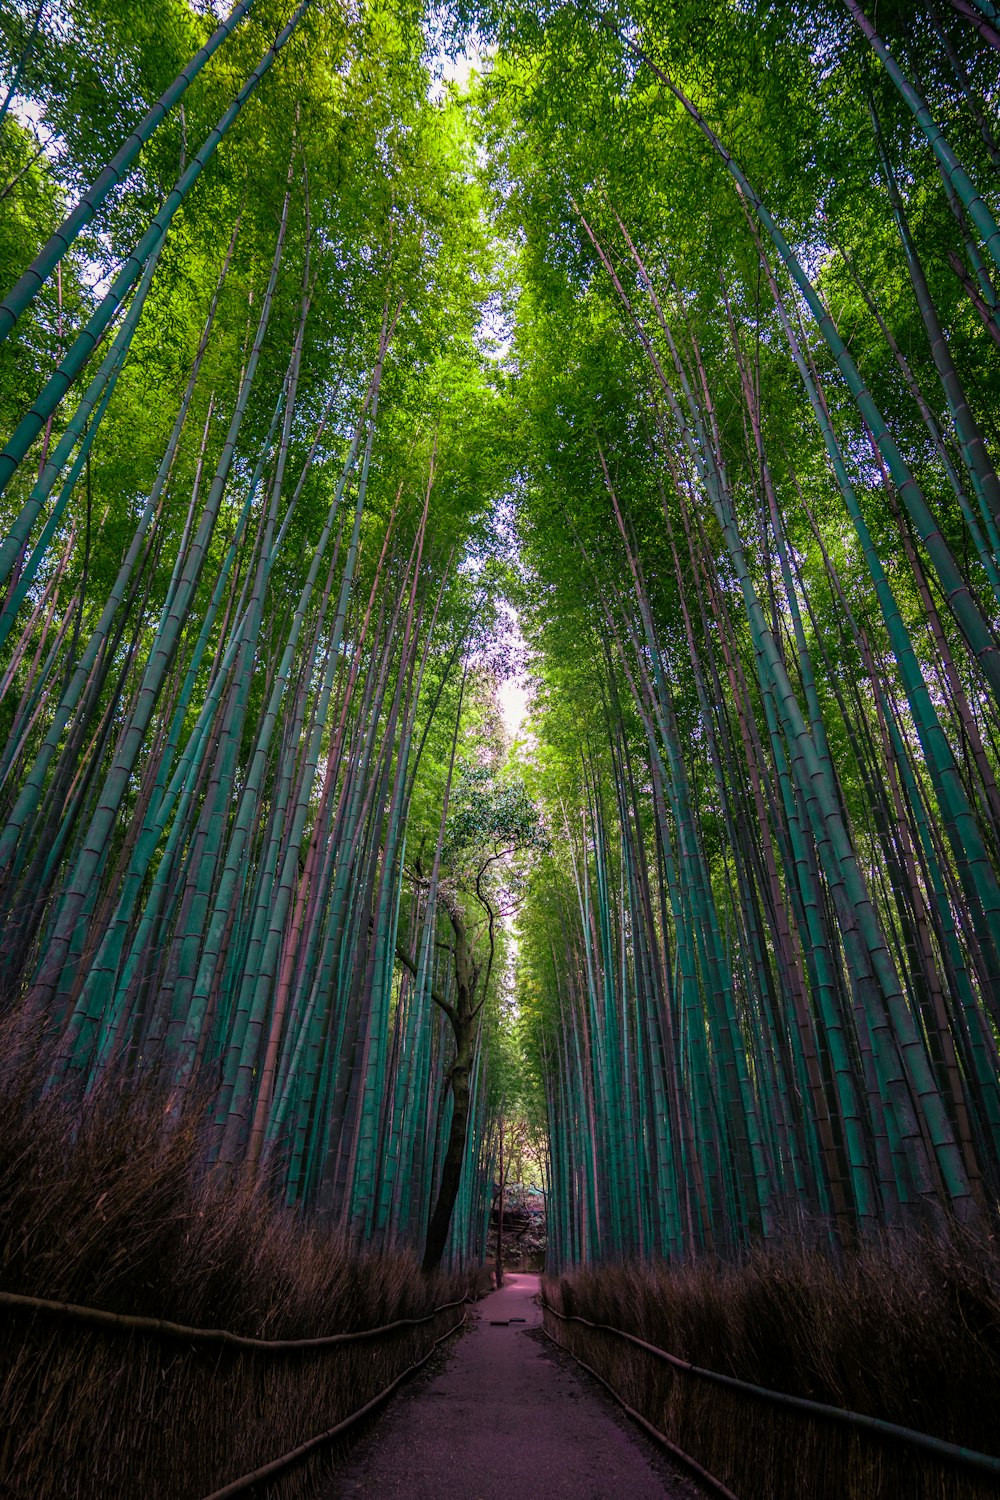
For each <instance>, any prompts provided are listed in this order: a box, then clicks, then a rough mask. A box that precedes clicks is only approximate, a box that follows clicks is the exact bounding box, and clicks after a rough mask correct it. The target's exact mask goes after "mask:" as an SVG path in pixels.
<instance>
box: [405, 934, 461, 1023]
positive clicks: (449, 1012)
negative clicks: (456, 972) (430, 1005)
mask: <svg viewBox="0 0 1000 1500" xmlns="http://www.w3.org/2000/svg"><path fill="white" fill-rule="evenodd" d="M396 957H397V958H398V959H399V961H400V963H401V964H402V965H403V968H404V969H408V970H409V971H410V973H411V974H412V975H413V977H414V979H416V977H417V966H416V964H415V963H414V962H413V959H412V958H411V957H410V955H409V954H408V953H407V952H406V949H405V948H404V947H403V945H402V944H401V943H397V944H396ZM430 991H431V999H432V1000H433V1001H434V1004H435V1005H439V1006H440V1007H441V1009H442V1010H443V1011H444V1013H445V1015H446V1016H447V1017H448V1020H449V1021H450V1022H451V1024H452V1028H453V1029H454V1030H457V1029H458V1014H457V1012H456V1010H455V1007H454V1006H453V1005H452V1003H451V1001H450V1000H446V999H445V998H444V996H443V995H442V994H441V993H440V992H439V991H438V990H436V989H435V988H434V986H433V985H431V987H430Z"/></svg>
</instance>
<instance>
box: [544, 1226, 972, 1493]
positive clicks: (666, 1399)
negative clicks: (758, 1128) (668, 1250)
mask: <svg viewBox="0 0 1000 1500" xmlns="http://www.w3.org/2000/svg"><path fill="white" fill-rule="evenodd" d="M544 1291H545V1296H546V1298H547V1300H549V1301H550V1302H551V1303H552V1305H553V1306H554V1307H556V1308H558V1309H559V1311H561V1312H563V1313H567V1314H575V1315H577V1316H581V1317H585V1318H588V1319H590V1320H591V1321H592V1322H595V1323H605V1324H610V1325H611V1326H613V1327H616V1328H620V1329H623V1330H625V1331H626V1332H628V1333H632V1334H634V1335H636V1336H637V1337H639V1338H642V1339H644V1340H645V1341H646V1342H648V1343H651V1344H654V1345H656V1346H657V1347H658V1348H660V1349H665V1350H667V1351H669V1352H670V1353H672V1354H675V1355H678V1356H679V1357H681V1358H682V1359H686V1360H688V1361H690V1362H691V1363H692V1364H697V1365H701V1366H702V1367H704V1368H707V1369H711V1370H716V1371H719V1372H721V1373H722V1374H726V1375H734V1376H736V1377H738V1378H739V1379H742V1380H745V1381H748V1382H750V1383H752V1384H754V1385H761V1386H766V1387H768V1388H769V1389H772V1390H777V1391H782V1392H785V1393H787V1394H790V1395H795V1396H804V1397H806V1398H808V1399H810V1400H813V1401H819V1402H823V1403H825V1404H828V1405H831V1406H838V1407H841V1408H846V1409H849V1410H852V1411H856V1412H862V1413H865V1414H866V1415H869V1416H874V1417H878V1418H881V1419H883V1420H886V1421H889V1422H894V1423H898V1424H900V1425H902V1426H905V1427H909V1428H916V1429H917V1430H919V1431H921V1432H924V1433H928V1434H930V1435H932V1436H934V1437H938V1438H943V1439H944V1440H946V1441H949V1442H952V1443H959V1444H962V1445H964V1446H966V1447H969V1448H973V1449H975V1450H977V1451H979V1452H985V1453H993V1454H996V1453H998V1452H1000V1441H998V1432H1000V1427H998V1419H997V1413H998V1412H1000V1248H998V1245H997V1241H996V1238H995V1237H994V1235H993V1234H992V1233H990V1232H989V1231H988V1230H987V1229H985V1228H979V1229H976V1230H972V1229H965V1228H960V1227H958V1226H953V1227H951V1228H949V1229H948V1230H947V1231H945V1232H942V1233H938V1234H933V1235H932V1234H920V1235H907V1236H902V1235H899V1236H894V1237H890V1236H886V1237H884V1238H882V1239H880V1240H879V1241H877V1242H873V1243H870V1244H865V1245H863V1246H861V1247H859V1248H858V1249H856V1250H854V1251H852V1252H850V1253H848V1254H845V1255H843V1256H841V1257H838V1258H837V1259H836V1260H834V1259H833V1258H832V1257H831V1256H829V1255H828V1254H826V1253H824V1252H822V1251H819V1250H816V1249H810V1248H806V1247H803V1246H801V1245H796V1244H786V1245H783V1246H781V1247H777V1248H767V1249H761V1250H758V1251H756V1252H754V1253H752V1254H751V1255H749V1256H748V1257H747V1258H746V1259H745V1260H744V1261H743V1262H742V1263H740V1264H732V1263H724V1262H717V1261H711V1260H707V1259H706V1260H701V1261H698V1262H695V1263H692V1264H688V1265H677V1266H668V1265H655V1264H652V1265H651V1264H626V1265H619V1266H609V1267H608V1266H606V1267H601V1268H594V1269H582V1270H579V1271H577V1272H575V1273H573V1274H570V1275H566V1276H563V1277H561V1278H559V1279H548V1280H547V1281H546V1282H545V1283H544ZM546 1327H547V1328H548V1330H549V1332H550V1333H551V1334H552V1335H553V1336H554V1337H555V1338H556V1339H558V1340H559V1342H560V1343H562V1344H564V1345H565V1346H566V1347H567V1348H568V1349H570V1350H571V1352H573V1353H574V1354H576V1355H577V1356H578V1357H579V1358H580V1359H582V1360H584V1361H585V1362H586V1363H587V1364H589V1365H591V1366H592V1367H593V1368H594V1369H595V1370H596V1371H597V1372H598V1373H599V1374H600V1375H602V1376H603V1377H604V1378H605V1379H606V1380H607V1381H609V1383H610V1384H611V1385H612V1386H613V1387H614V1389H615V1390H616V1391H617V1392H618V1393H619V1394H620V1395H621V1396H622V1398H623V1399H624V1400H625V1401H626V1402H627V1403H628V1404H629V1405H631V1406H633V1407H634V1408H635V1409H636V1410H638V1411H640V1412H641V1413H642V1414H643V1415H644V1416H645V1417H646V1418H647V1420H648V1421H650V1422H652V1423H653V1425H654V1426H655V1427H657V1428H658V1429H659V1430H660V1431H661V1432H663V1433H664V1434H665V1435H666V1436H667V1437H669V1438H670V1439H671V1440H672V1441H673V1442H674V1443H676V1444H677V1445H678V1446H679V1447H680V1448H682V1449H683V1450H684V1451H685V1452H687V1453H689V1454H690V1455H691V1456H692V1457H693V1458H695V1459H697V1461H698V1462H699V1463H700V1464H701V1465H702V1466H703V1467H704V1468H706V1469H708V1470H709V1471H710V1472H711V1473H713V1474H715V1475H716V1476H717V1477H718V1478H719V1479H721V1480H722V1481H723V1482H724V1483H725V1484H726V1485H728V1486H729V1487H730V1488H731V1489H732V1490H734V1491H735V1493H736V1494H737V1495H739V1496H740V1500H799V1497H801V1496H805V1495H808V1496H810V1497H811V1500H897V1497H898V1500H903V1497H905V1500H931V1497H933V1500H978V1497H980V1496H983V1497H985V1496H987V1495H990V1496H995V1495H997V1494H998V1493H1000V1479H998V1478H997V1477H996V1476H994V1477H992V1478H990V1477H989V1476H986V1475H981V1476H977V1475H976V1474H975V1473H974V1472H973V1471H972V1470H970V1469H966V1468H959V1467H955V1466H954V1465H952V1464H950V1463H948V1462H943V1461H940V1460H938V1459H936V1458H934V1457H932V1456H929V1455H927V1454H920V1453H918V1452H916V1451H915V1450H912V1449H908V1448H907V1447H906V1446H904V1445H902V1444H900V1443H897V1442H895V1441H887V1440H885V1439H881V1438H876V1437H874V1436H872V1435H869V1434H866V1433H863V1432H859V1431H857V1430H852V1429H850V1428H848V1427H844V1426H841V1425H840V1424H836V1423H833V1422H830V1421H827V1420H823V1419H818V1418H814V1417H809V1416H804V1415H803V1414H801V1413H798V1412H795V1411H790V1410H787V1409H786V1410H782V1409H781V1408H780V1407H775V1406H773V1405H771V1404H769V1403H767V1402H764V1401H762V1400H760V1399H758V1398H755V1397H753V1396H750V1395H748V1394H745V1393H741V1392H736V1391H732V1390H729V1389H726V1388H724V1387H720V1386H717V1385H713V1384H710V1383H708V1382H705V1381H703V1380H700V1379H698V1378H696V1377H694V1376H691V1375H687V1374H684V1373H681V1372H674V1371H673V1370H671V1368H670V1367H669V1366H667V1365H665V1364H664V1363H663V1362H661V1361H659V1360H657V1359H655V1358H654V1357H653V1356H651V1355H649V1354H647V1353H645V1352H644V1351H643V1350H641V1349H638V1348H636V1347H635V1346H634V1345H630V1344H628V1343H626V1342H625V1341H624V1340H622V1339H617V1338H615V1337H614V1336H613V1335H610V1334H607V1333H602V1332H600V1331H597V1330H592V1329H589V1328H586V1327H584V1326H583V1325H582V1324H579V1323H566V1322H562V1321H560V1320H558V1319H556V1318H553V1317H552V1316H551V1315H550V1314H547V1315H546Z"/></svg>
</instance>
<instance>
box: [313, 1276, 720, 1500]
mask: <svg viewBox="0 0 1000 1500" xmlns="http://www.w3.org/2000/svg"><path fill="white" fill-rule="evenodd" d="M538 1288H539V1277H538V1276H534V1275H530V1274H528V1273H527V1272H509V1273H508V1275H507V1278H506V1283H505V1285H504V1287H503V1289H502V1290H501V1291H499V1292H492V1293H491V1294H490V1295H489V1296H488V1297H487V1298H485V1299H484V1300H483V1301H482V1302H480V1303H478V1304H477V1305H476V1306H475V1307H474V1308H470V1310H469V1321H468V1324H467V1331H466V1333H465V1334H464V1335H463V1336H462V1337H460V1338H459V1339H458V1340H457V1342H456V1343H455V1344H453V1345H451V1346H450V1352H449V1355H448V1357H447V1363H446V1365H445V1367H444V1368H443V1369H439V1371H438V1373H437V1374H436V1375H434V1376H432V1377H431V1378H430V1379H425V1380H420V1379H418V1380H416V1381H414V1382H411V1383H410V1384H409V1385H408V1386H407V1387H405V1388H404V1390H403V1392H402V1394H401V1395H400V1396H398V1397H396V1398H395V1400H394V1401H393V1403H392V1405H391V1406H389V1407H388V1408H387V1409H386V1411H385V1413H384V1414H383V1416H382V1417H381V1418H380V1419H379V1420H378V1421H377V1422H375V1423H374V1424H373V1425H372V1427H371V1429H370V1430H369V1431H368V1433H366V1435H365V1436H364V1437H363V1438H362V1439H361V1441H360V1442H359V1443H358V1445H357V1447H356V1448H355V1449H354V1450H353V1452H352V1453H351V1454H350V1455H349V1456H348V1457H347V1458H346V1460H345V1462H344V1464H343V1467H342V1468H341V1469H340V1471H339V1472H338V1473H337V1474H336V1475H335V1476H334V1478H333V1479H332V1480H331V1481H330V1482H329V1483H328V1484H327V1485H326V1486H325V1488H324V1489H323V1491H322V1500H342V1497H344V1500H346V1497H362V1496H363V1497H368V1500H376V1497H379V1500H380V1497H382V1496H386V1497H392V1496H396V1497H399V1500H444V1497H448V1500H511V1497H512V1496H515V1495H532V1496H536V1497H538V1500H563V1497H565V1500H570V1497H572V1500H621V1497H622V1496H628V1497H629V1500H698V1497H700V1496H702V1495H704V1494H705V1493H706V1492H705V1491H704V1490H702V1489H700V1488H699V1487H698V1486H696V1485H695V1484H694V1483H693V1481H692V1480H690V1479H689V1478H688V1477H687V1476H686V1475H682V1474H681V1472H680V1470H678V1469H677V1468H676V1467H674V1465H673V1464H671V1463H670V1462H669V1460H667V1459H666V1458H665V1457H664V1455H663V1454H662V1453H661V1452H660V1450H659V1449H657V1448H656V1447H655V1446H654V1445H653V1444H652V1443H651V1442H649V1441H648V1440H647V1439H646V1438H645V1436H644V1435H643V1434H642V1432H641V1431H640V1430H639V1429H638V1428H637V1427H635V1426H634V1424H633V1423H631V1422H629V1420H628V1418H627V1417H625V1416H624V1414H623V1413H621V1412H620V1411H619V1409H618V1408H617V1407H616V1406H615V1404H614V1402H613V1401H612V1400H611V1399H610V1397H609V1396H607V1395H606V1394H605V1392H604V1391H603V1390H602V1389H601V1387H600V1386H599V1385H598V1384H597V1382H596V1381H593V1380H591V1379H590V1378H589V1377H588V1376H586V1375H585V1374H584V1373H583V1372H582V1371H581V1370H580V1369H579V1367H578V1366H577V1365H575V1364H574V1363H573V1361H572V1360H571V1359H570V1358H569V1357H568V1356H567V1355H563V1354H560V1353H559V1352H558V1351H557V1350H556V1349H555V1348H554V1347H553V1345H552V1344H550V1343H549V1341H548V1340H547V1339H546V1338H545V1337H544V1335H543V1334H542V1333H541V1332H540V1328H541V1321H542V1317H541V1311H540V1309H539V1307H538V1304H537V1302H536V1301H535V1300H534V1299H535V1297H536V1294H537V1292H538ZM521 1319H523V1322H522V1321H508V1320H521Z"/></svg>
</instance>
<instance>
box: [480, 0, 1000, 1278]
mask: <svg viewBox="0 0 1000 1500" xmlns="http://www.w3.org/2000/svg"><path fill="white" fill-rule="evenodd" d="M918 12H919V20H918V19H917V13H918ZM994 20H995V17H994V16H992V15H991V13H990V7H988V6H985V5H982V6H981V5H978V4H977V5H971V6H970V5H955V6H954V7H951V8H950V9H949V8H948V7H941V6H935V5H933V4H928V5H926V6H916V7H915V6H911V5H905V6H899V7H886V6H880V7H879V25H880V27H881V28H882V30H883V31H884V32H885V35H882V34H880V33H877V32H876V31H875V30H874V29H873V26H872V24H871V21H870V20H869V17H868V16H867V15H866V14H865V13H864V12H863V11H862V10H861V8H860V7H859V6H858V5H856V4H854V3H851V0H848V3H846V4H844V5H842V6H823V7H799V6H767V7H753V6H751V7H740V8H737V7H730V6H722V5H720V6H708V5H700V6H699V5H691V6H673V7H667V6H651V7H649V8H648V9H647V8H643V7H641V6H639V7H629V8H628V10H627V12H626V11H625V10H624V9H623V10H621V11H617V12H612V11H610V10H608V9H605V10H604V12H603V13H602V14H600V15H598V16H594V17H586V18H585V17H584V16H583V15H582V14H581V12H580V11H579V10H578V9H575V10H573V11H572V12H568V11H560V12H559V13H558V14H557V15H555V16H553V17H552V18H550V20H549V21H548V23H547V28H546V31H545V39H544V41H539V40H538V39H537V38H536V39H534V40H533V41H532V44H531V45H530V47H529V46H520V47H519V46H518V41H517V36H516V34H513V35H512V34H511V29H510V28H509V27H507V26H506V21H505V17H504V15H503V13H500V14H499V15H498V16H497V18H496V25H497V27H498V32H499V34H500V35H503V36H506V37H507V45H508V51H507V53H506V54H505V55H504V56H503V60H502V61H498V63H497V65H496V68H495V71H494V78H493V80H492V83H493V90H494V92H493V100H492V115H491V116H488V118H489V119H490V120H491V125H492V130H493V134H492V142H493V151H494V181H495V182H496V184H497V186H498V189H499V190H500V191H501V192H502V193H503V194H504V196H505V200H506V208H505V210H504V220H503V222H505V223H506V225H507V226H508V232H510V233H511V234H512V236H515V237H519V238H520V242H521V246H522V249H521V256H520V267H521V274H522V275H523V278H524V280H523V286H522V292H521V310H520V314H519V344H518V358H519V360H520V362H521V366H522V375H523V381H524V401H525V406H526V410H527V416H526V421H525V429H526V430H525V459H524V466H523V470H522V473H521V476H520V486H521V517H522V535H523V539H524V577H523V585H522V586H523V599H524V611H525V619H526V621H527V625H526V629H527V631H528V633H529V636H530V640H531V644H532V646H533V649H534V652H535V655H536V661H537V671H538V676H539V690H538V691H539V704H538V712H537V714H536V724H537V726H538V734H539V745H538V748H537V752H536V768H537V778H538V790H539V795H540V796H541V797H542V798H543V801H544V802H545V805H546V807H547V816H548V819H549V822H550V825H551V828H552V831H553V840H554V843H555V844H556V847H557V855H556V857H555V858H554V860H553V861H552V864H551V867H550V868H549V870H548V871H547V873H546V875H545V877H544V878H543V879H540V880H539V881H538V882H537V883H536V886H535V889H534V891H533V895H532V902H531V909H530V912H529V913H528V914H527V915H526V918H525V930H524V951H523V971H522V975H521V979H520V985H521V996H522V1005H523V1007H524V1010H525V1013H526V1016H530V1018H531V1020H530V1024H531V1026H532V1028H533V1035H534V1037H535V1050H536V1053H537V1055H538V1065H539V1068H540V1072H541V1075H542V1077H543V1080H544V1089H545V1092H546V1098H547V1108H548V1116H549V1122H550V1125H549V1128H550V1140H551V1152H552V1176H553V1182H554V1200H553V1202H552V1204H551V1205H550V1215H551V1219H552V1223H551V1225H550V1238H551V1241H552V1246H553V1258H554V1259H555V1260H556V1261H557V1262H561V1263H566V1262H572V1261H574V1260H580V1259H584V1260H586V1259H591V1258H593V1259H598V1258H606V1257H608V1256H609V1255H610V1256H615V1255H620V1254H631V1255H643V1256H649V1255H665V1256H670V1257H674V1256H682V1255H686V1254H692V1253H696V1252H698V1251H701V1250H706V1249H707V1250H713V1251H716V1252H721V1253H727V1252H731V1251H732V1250H733V1248H734V1247H737V1246H740V1245H745V1244H746V1243H747V1242H748V1241H750V1240H752V1239H756V1238H759V1237H761V1236H763V1237H772V1236H774V1237H777V1236H781V1235H784V1234H788V1233H793V1234H799V1233H803V1232H805V1233H806V1234H808V1235H812V1234H816V1233H818V1234H819V1235H820V1236H821V1237H826V1236H832V1237H833V1238H834V1240H836V1239H839V1240H841V1241H849V1240H851V1239H853V1238H855V1237H856V1236H858V1235H863V1234H865V1233H867V1232H869V1231H871V1230H873V1229H876V1228H879V1229H880V1228H881V1227H882V1226H885V1225H887V1224H888V1225H901V1224H905V1223H911V1224H912V1223H913V1222H914V1221H915V1220H920V1221H922V1222H926V1221H927V1220H928V1219H929V1220H930V1221H932V1222H933V1221H934V1219H935V1216H937V1215H940V1214H943V1213H954V1214H955V1215H956V1216H958V1217H959V1218H960V1219H971V1218H975V1217H976V1216H978V1215H980V1214H982V1213H988V1212H990V1211H992V1210H993V1209H995V1204H996V1195H997V1187H998V1176H997V1167H998V1145H1000V1136H998V1127H1000V1093H998V1057H997V1040H998V1031H997V1027H998V1022H1000V1012H998V1009H997V957H998V948H997V940H998V937H1000V929H998V927H997V916H998V912H1000V901H998V898H1000V887H998V883H997V872H998V863H997V859H998V854H1000V844H998V833H1000V825H998V823H997V813H998V810H1000V804H998V800H997V780H996V774H997V763H996V752H997V734H998V728H1000V721H998V716H997V707H998V703H997V688H998V686H1000V679H998V675H997V662H998V657H997V640H998V637H997V626H998V619H1000V617H998V613H997V610H998V604H1000V593H998V590H997V583H998V581H1000V579H998V575H997V567H996V564H997V556H998V554H997V542H998V533H997V518H998V511H997V505H996V502H997V498H998V496H1000V490H998V487H997V473H996V468H995V461H994V458H993V456H992V454H993V453H994V452H995V445H996V442H997V439H998V436H1000V433H998V430H997V422H996V412H997V355H998V348H1000V345H998V332H1000V330H998V322H997V290H996V288H997V285H998V282H997V272H998V267H1000V261H998V258H997V257H998V251H1000V237H998V232H997V225H996V222H995V219H994V218H993V216H992V214H993V210H992V209H991V207H990V205H991V204H992V205H994V206H995V205H996V203H997V190H998V187H1000V183H998V179H997V166H998V164H1000V159H998V156H997V136H996V125H995V103H996V76H997V62H998V53H997V45H998V42H1000V37H998V34H997V31H996V28H995V26H994V25H993V21H994ZM567 60H569V61H567Z"/></svg>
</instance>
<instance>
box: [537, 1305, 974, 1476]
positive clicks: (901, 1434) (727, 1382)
mask: <svg viewBox="0 0 1000 1500" xmlns="http://www.w3.org/2000/svg"><path fill="white" fill-rule="evenodd" d="M542 1308H543V1310H544V1311H545V1312H547V1313H551V1314H552V1316H553V1317H554V1318H558V1319H559V1320H560V1321H561V1322H563V1323H582V1324H583V1325H584V1327H586V1328H592V1329H595V1330H597V1331H598V1332H601V1333H610V1334H613V1335H614V1336H615V1337H616V1338H620V1339H623V1340H625V1341H626V1342H627V1343H629V1344H634V1345H635V1346H636V1347H637V1348H639V1349H644V1350H645V1351H646V1353H647V1354H651V1355H653V1356H654V1358H656V1359H660V1360H662V1361H663V1362H664V1363H665V1364H668V1365H670V1366H672V1368H673V1369H675V1370H679V1371H681V1373H683V1374H685V1375H693V1376H695V1377H696V1378H697V1379H699V1380H707V1381H711V1382H713V1383H714V1384H716V1385H724V1386H728V1387H729V1388H730V1389H731V1390H737V1391H744V1392H745V1393H746V1394H747V1395H750V1396H754V1397H756V1398H757V1399H758V1400H761V1401H768V1402H770V1403H771V1404H772V1405H773V1406H783V1407H790V1408H792V1409H793V1410H795V1411H802V1412H805V1413H806V1414H808V1415H809V1416H812V1417H820V1418H823V1419H824V1420H826V1421H830V1422H840V1423H843V1424H844V1425H845V1426H849V1427H854V1428H857V1429H859V1430H861V1431H865V1432H872V1433H875V1434H876V1435H878V1436H880V1437H884V1438H889V1439H891V1440H892V1441H894V1442H900V1443H907V1444H909V1445H910V1446H911V1447H914V1448H921V1449H923V1450H924V1451H925V1452H928V1453H933V1454H934V1455H935V1456H936V1457H937V1458H943V1459H947V1460H949V1461H950V1462H952V1463H956V1464H960V1465H962V1466H964V1467H965V1468H970V1469H977V1470H978V1471H979V1472H980V1473H983V1474H996V1475H1000V1458H995V1457H994V1456H993V1455H992V1454H989V1453H977V1452H976V1450H975V1449H974V1448H965V1447H963V1446H962V1445H961V1444H960V1443H948V1442H945V1440H944V1439H943V1438H936V1437H931V1435H930V1434H929V1433H926V1432H917V1431H916V1429H915V1428H912V1427H902V1426H900V1425H899V1423H897V1422H886V1421H883V1420H882V1418H880V1417H869V1416H867V1415H866V1414H865V1413H864V1412H858V1411H847V1410H846V1409H845V1408H844V1407H842V1406H828V1405H826V1404H825V1403H824V1402H822V1401H810V1400H808V1398H807V1397H805V1396H790V1395H788V1394H786V1393H785V1392H784V1391H773V1390H771V1389H769V1387H767V1386H764V1385H753V1384H752V1383H751V1382H750V1381H748V1380H740V1379H738V1378H737V1377H736V1376H735V1375H723V1374H722V1373H721V1371H719V1370H706V1369H705V1368H704V1367H703V1366H702V1365H694V1364H691V1362H690V1361H689V1360H686V1359H681V1358H680V1356H679V1355H676V1354H668V1352H667V1351H666V1349H659V1348H657V1346H656V1345H655V1344H649V1343H647V1342H646V1340H645V1339H640V1338H638V1337H637V1336H636V1335H635V1334H634V1333H626V1332H625V1330H624V1329H623V1328H615V1327H613V1326H612V1324H610V1323H593V1322H591V1320H590V1319H589V1318H582V1317H580V1316H579V1315H578V1314H575V1313H563V1312H560V1311H559V1309H558V1308H556V1307H553V1306H552V1304H551V1303H550V1302H546V1301H545V1300H544V1299H543V1301H542ZM554 1342H556V1343H558V1340H555V1341H554Z"/></svg>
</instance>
